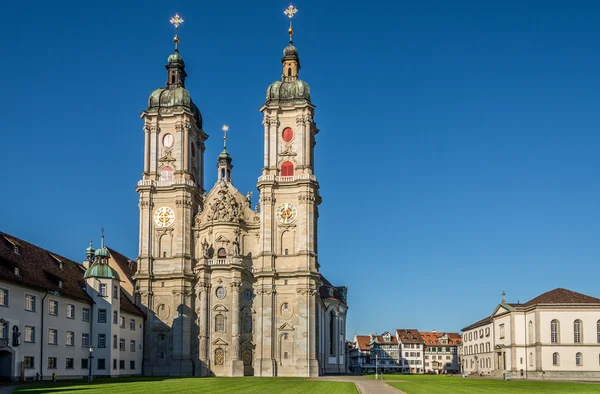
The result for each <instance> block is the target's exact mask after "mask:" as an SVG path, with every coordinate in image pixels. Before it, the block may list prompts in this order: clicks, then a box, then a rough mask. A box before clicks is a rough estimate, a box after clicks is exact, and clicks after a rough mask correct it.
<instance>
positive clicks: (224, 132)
mask: <svg viewBox="0 0 600 394" xmlns="http://www.w3.org/2000/svg"><path fill="white" fill-rule="evenodd" d="M221 130H223V149H227V132H228V131H229V126H227V125H226V124H224V125H223V127H221Z"/></svg>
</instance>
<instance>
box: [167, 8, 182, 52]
mask: <svg viewBox="0 0 600 394" xmlns="http://www.w3.org/2000/svg"><path fill="white" fill-rule="evenodd" d="M169 22H171V24H172V25H173V26H175V37H173V42H175V52H179V48H178V45H179V25H181V24H182V23H183V19H181V17H180V16H179V14H178V13H176V14H175V16H174V17H172V18H171V20H170V21H169Z"/></svg>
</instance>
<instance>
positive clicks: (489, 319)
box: [461, 316, 492, 332]
mask: <svg viewBox="0 0 600 394" xmlns="http://www.w3.org/2000/svg"><path fill="white" fill-rule="evenodd" d="M491 322H492V316H487V317H484V318H483V319H481V320H479V321H477V322H475V323H473V324H471V325H470V326H466V327H465V328H463V329H462V330H461V331H462V332H465V331H468V330H472V329H474V328H477V327H481V326H485V325H486V324H490V323H491Z"/></svg>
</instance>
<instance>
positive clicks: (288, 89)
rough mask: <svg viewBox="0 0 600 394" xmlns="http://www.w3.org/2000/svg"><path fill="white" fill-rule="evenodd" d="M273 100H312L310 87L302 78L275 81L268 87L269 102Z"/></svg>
mask: <svg viewBox="0 0 600 394" xmlns="http://www.w3.org/2000/svg"><path fill="white" fill-rule="evenodd" d="M273 100H281V101H287V100H306V101H308V102H310V87H309V86H308V84H307V83H306V82H304V81H301V80H299V79H298V80H296V81H290V82H283V81H275V82H273V83H272V84H270V85H269V87H268V88H267V103H269V102H271V101H273Z"/></svg>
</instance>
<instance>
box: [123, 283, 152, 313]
mask: <svg viewBox="0 0 600 394" xmlns="http://www.w3.org/2000/svg"><path fill="white" fill-rule="evenodd" d="M120 304H121V308H120V309H121V310H122V311H125V312H127V313H131V314H132V315H137V316H141V317H144V318H145V317H146V314H145V313H144V312H142V310H141V309H140V308H138V307H137V306H136V305H135V304H134V303H133V301H131V300H130V299H129V296H128V295H127V293H126V292H124V291H123V289H121V303H120Z"/></svg>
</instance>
